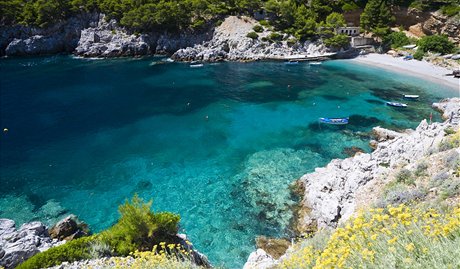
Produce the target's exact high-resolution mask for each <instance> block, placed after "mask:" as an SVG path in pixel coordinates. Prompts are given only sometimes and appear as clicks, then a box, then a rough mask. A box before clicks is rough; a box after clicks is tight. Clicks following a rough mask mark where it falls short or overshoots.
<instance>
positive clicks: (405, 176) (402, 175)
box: [396, 169, 414, 185]
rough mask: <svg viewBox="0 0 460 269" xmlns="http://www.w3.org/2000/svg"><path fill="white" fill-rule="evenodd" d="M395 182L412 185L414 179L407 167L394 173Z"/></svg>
mask: <svg viewBox="0 0 460 269" xmlns="http://www.w3.org/2000/svg"><path fill="white" fill-rule="evenodd" d="M396 182H398V183H404V184H409V185H412V184H414V179H413V178H412V173H411V171H409V170H407V169H402V170H401V171H399V172H398V173H397V174H396Z"/></svg>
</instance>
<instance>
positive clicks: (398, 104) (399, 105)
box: [386, 102, 407, 107]
mask: <svg viewBox="0 0 460 269" xmlns="http://www.w3.org/2000/svg"><path fill="white" fill-rule="evenodd" d="M386 104H387V105H388V106H393V107H407V105H406V104H403V103H398V102H387V103H386Z"/></svg>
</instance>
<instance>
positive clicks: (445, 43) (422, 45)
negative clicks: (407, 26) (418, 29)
mask: <svg viewBox="0 0 460 269" xmlns="http://www.w3.org/2000/svg"><path fill="white" fill-rule="evenodd" d="M417 46H418V49H420V50H422V51H431V52H437V53H442V54H447V53H451V52H453V51H454V49H455V45H454V43H452V42H451V41H449V39H448V38H447V36H445V35H431V36H424V37H422V38H421V39H420V40H419V41H418V42H417Z"/></svg>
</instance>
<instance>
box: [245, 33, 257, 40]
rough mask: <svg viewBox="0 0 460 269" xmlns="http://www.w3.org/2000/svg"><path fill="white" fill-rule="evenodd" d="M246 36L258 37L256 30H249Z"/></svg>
mask: <svg viewBox="0 0 460 269" xmlns="http://www.w3.org/2000/svg"><path fill="white" fill-rule="evenodd" d="M246 37H249V38H252V39H257V38H259V35H258V34H257V33H256V32H249V33H248V34H247V35H246Z"/></svg>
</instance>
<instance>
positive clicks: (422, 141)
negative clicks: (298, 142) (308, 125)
mask: <svg viewBox="0 0 460 269" xmlns="http://www.w3.org/2000/svg"><path fill="white" fill-rule="evenodd" d="M459 104H460V98H452V99H446V100H443V101H441V102H440V103H435V104H433V107H435V108H437V109H439V110H440V111H441V112H443V113H444V114H443V115H444V118H449V120H447V121H446V122H443V123H432V124H428V122H427V121H426V120H423V121H422V122H421V123H420V124H419V126H418V127H417V128H416V129H415V130H414V131H412V132H407V133H397V132H392V131H389V130H386V129H383V128H374V131H376V133H377V134H378V136H379V137H382V136H383V137H385V138H386V137H387V136H388V137H394V138H393V139H391V140H386V141H382V142H380V143H378V144H376V149H375V151H374V152H372V153H370V154H359V155H356V156H354V157H352V158H347V159H344V160H339V159H336V160H332V161H331V162H330V163H329V164H328V165H327V166H326V167H322V168H316V169H315V171H314V172H313V173H310V174H306V175H304V176H303V177H302V178H301V179H300V182H301V183H302V184H303V185H304V188H305V193H304V196H303V200H302V207H303V208H304V210H303V211H301V212H305V213H304V214H299V220H298V223H302V224H303V226H305V227H315V226H317V227H318V228H335V227H337V225H338V224H339V223H340V222H343V221H345V220H346V219H348V218H349V217H350V216H351V215H352V214H353V212H354V210H355V207H356V200H355V197H356V195H357V193H358V192H359V190H360V189H361V188H362V187H363V186H365V185H366V184H367V183H368V182H371V181H374V180H376V179H378V178H379V176H382V175H385V174H386V173H387V171H388V168H395V167H397V166H398V165H400V164H401V163H403V164H404V163H405V164H410V163H412V162H414V161H416V160H418V159H420V158H422V157H423V156H425V155H426V154H427V153H428V152H432V151H434V150H436V149H437V146H438V145H439V143H440V142H441V141H442V140H443V139H444V135H445V132H444V130H445V129H446V128H458V124H459V122H460V105H459ZM451 117H452V119H453V120H452V122H450V118H451ZM381 140H382V139H381Z"/></svg>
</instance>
